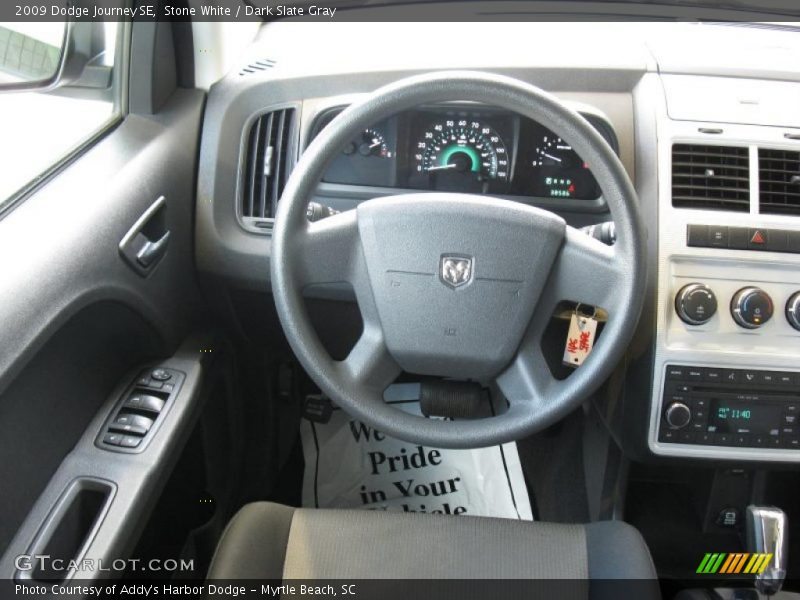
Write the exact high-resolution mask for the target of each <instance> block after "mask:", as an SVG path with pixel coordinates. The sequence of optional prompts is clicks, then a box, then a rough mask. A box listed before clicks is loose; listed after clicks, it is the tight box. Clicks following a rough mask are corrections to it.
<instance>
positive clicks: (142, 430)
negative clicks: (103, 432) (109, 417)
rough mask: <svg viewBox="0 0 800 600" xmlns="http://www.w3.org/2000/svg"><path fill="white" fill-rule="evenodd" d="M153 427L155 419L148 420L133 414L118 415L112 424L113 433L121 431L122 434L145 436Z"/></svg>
mask: <svg viewBox="0 0 800 600" xmlns="http://www.w3.org/2000/svg"><path fill="white" fill-rule="evenodd" d="M152 426H153V419H148V418H147V417H143V416H142V415H134V414H131V413H122V414H119V415H117V418H116V419H114V422H113V423H111V427H110V428H109V429H111V431H119V432H120V433H127V434H133V435H145V434H146V433H147V432H148V431H150V428H151V427H152Z"/></svg>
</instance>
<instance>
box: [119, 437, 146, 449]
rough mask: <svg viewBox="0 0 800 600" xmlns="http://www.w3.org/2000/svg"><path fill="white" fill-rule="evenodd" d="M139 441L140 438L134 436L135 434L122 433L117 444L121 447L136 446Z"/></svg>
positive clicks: (140, 440)
mask: <svg viewBox="0 0 800 600" xmlns="http://www.w3.org/2000/svg"><path fill="white" fill-rule="evenodd" d="M141 443H142V438H140V437H136V436H135V435H123V436H122V440H121V441H120V443H119V444H118V445H119V446H121V447H122V448H136V447H137V446H138V445H139V444H141Z"/></svg>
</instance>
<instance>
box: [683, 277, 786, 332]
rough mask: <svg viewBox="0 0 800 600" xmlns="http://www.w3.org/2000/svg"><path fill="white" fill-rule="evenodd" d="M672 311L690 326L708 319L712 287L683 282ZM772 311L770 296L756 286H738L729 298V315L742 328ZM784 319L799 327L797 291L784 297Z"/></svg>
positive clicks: (758, 324) (713, 299)
mask: <svg viewBox="0 0 800 600" xmlns="http://www.w3.org/2000/svg"><path fill="white" fill-rule="evenodd" d="M675 312H676V313H677V315H678V317H679V318H680V320H681V321H683V322H684V323H686V324H687V325H690V326H695V327H696V326H700V325H704V324H706V323H708V322H709V321H710V320H711V318H712V317H713V316H714V315H715V314H716V312H717V297H716V295H715V294H714V291H713V289H712V288H711V287H710V286H708V285H706V284H704V283H700V282H694V283H690V284H687V285H684V286H683V287H682V288H681V289H680V290H678V293H677V294H676V295H675ZM774 313H775V305H774V302H773V299H772V298H771V297H770V295H769V294H768V293H767V292H765V291H764V290H762V289H760V288H758V287H756V286H745V287H743V288H741V289H739V290H738V291H737V292H736V293H735V294H733V296H732V297H731V300H730V315H731V317H732V319H733V321H734V322H735V323H736V324H737V325H738V326H739V327H742V328H744V329H758V328H759V327H762V326H763V325H764V324H766V323H767V322H768V321H769V320H770V319H771V318H772V317H773V315H774ZM784 313H785V317H786V321H787V322H788V323H789V325H791V326H792V327H793V328H794V329H796V330H797V331H800V291H797V292H795V293H793V294H792V295H791V296H790V297H789V298H788V299H787V300H786V308H785V311H784Z"/></svg>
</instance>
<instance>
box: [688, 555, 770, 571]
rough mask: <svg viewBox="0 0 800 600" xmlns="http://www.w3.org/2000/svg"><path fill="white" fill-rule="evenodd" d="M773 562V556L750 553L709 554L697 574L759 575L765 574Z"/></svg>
mask: <svg viewBox="0 0 800 600" xmlns="http://www.w3.org/2000/svg"><path fill="white" fill-rule="evenodd" d="M771 560H772V554H750V553H748V552H734V553H731V554H726V553H724V552H721V553H719V552H718V553H710V552H709V553H707V554H706V555H705V556H704V557H703V560H702V561H700V566H699V567H697V571H696V572H697V573H702V574H708V575H714V574H717V573H719V574H725V575H736V574H739V573H745V574H757V573H763V572H764V571H765V570H766V568H767V566H769V563H770V561H771Z"/></svg>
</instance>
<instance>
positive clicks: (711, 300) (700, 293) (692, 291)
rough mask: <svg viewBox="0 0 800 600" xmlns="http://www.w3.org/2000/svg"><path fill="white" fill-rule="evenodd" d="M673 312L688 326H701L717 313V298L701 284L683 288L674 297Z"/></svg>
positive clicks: (691, 284) (709, 289) (692, 284)
mask: <svg viewBox="0 0 800 600" xmlns="http://www.w3.org/2000/svg"><path fill="white" fill-rule="evenodd" d="M675 311H676V312H677V313H678V316H679V317H680V318H681V321H683V322H684V323H687V324H689V325H703V324H704V323H708V322H709V321H710V320H711V317H713V316H714V313H716V312H717V297H716V296H714V292H712V291H711V288H710V287H708V286H707V285H704V284H702V283H690V284H689V285H685V286H683V287H682V288H681V289H680V291H679V292H678V295H677V296H675Z"/></svg>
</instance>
